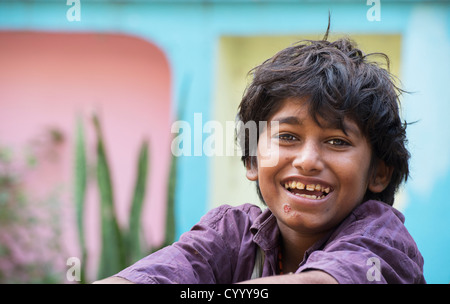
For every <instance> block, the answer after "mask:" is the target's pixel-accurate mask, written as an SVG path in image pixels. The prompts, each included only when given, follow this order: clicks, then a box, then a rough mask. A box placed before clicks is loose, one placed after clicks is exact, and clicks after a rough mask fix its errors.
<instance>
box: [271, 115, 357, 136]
mask: <svg viewBox="0 0 450 304" xmlns="http://www.w3.org/2000/svg"><path fill="white" fill-rule="evenodd" d="M272 121H277V122H278V124H280V125H281V124H289V125H299V126H301V125H302V124H303V120H301V119H299V118H298V117H296V116H287V117H281V118H279V119H278V118H276V117H275V118H274V119H272ZM343 127H344V130H342V131H344V133H347V132H348V133H352V134H353V135H355V136H357V137H360V136H362V134H361V131H360V130H359V128H358V126H357V125H356V124H355V123H351V122H348V121H347V122H346V121H344V122H343ZM325 129H339V128H338V127H333V126H328V127H325Z"/></svg>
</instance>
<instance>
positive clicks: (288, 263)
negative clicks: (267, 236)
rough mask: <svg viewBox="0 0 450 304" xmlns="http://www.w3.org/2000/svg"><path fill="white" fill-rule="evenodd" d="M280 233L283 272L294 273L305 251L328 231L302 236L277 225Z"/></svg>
mask: <svg viewBox="0 0 450 304" xmlns="http://www.w3.org/2000/svg"><path fill="white" fill-rule="evenodd" d="M279 227H280V232H281V238H280V240H281V250H282V263H283V272H284V273H285V274H286V273H290V272H294V273H295V272H296V271H297V269H298V267H299V264H300V263H301V262H302V261H303V257H304V255H305V252H306V250H308V249H309V248H310V247H311V246H313V245H314V244H315V243H316V242H318V241H319V240H320V239H322V238H323V237H324V236H325V235H326V234H328V231H325V232H322V233H318V234H302V233H298V232H296V231H293V230H291V229H289V228H287V227H283V225H279Z"/></svg>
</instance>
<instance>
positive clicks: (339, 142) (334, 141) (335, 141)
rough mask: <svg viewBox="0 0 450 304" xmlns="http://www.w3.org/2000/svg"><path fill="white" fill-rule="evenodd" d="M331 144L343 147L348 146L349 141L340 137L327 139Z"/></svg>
mask: <svg viewBox="0 0 450 304" xmlns="http://www.w3.org/2000/svg"><path fill="white" fill-rule="evenodd" d="M327 142H328V143H329V144H330V145H333V146H336V147H343V146H348V145H349V143H348V142H346V141H345V140H342V139H339V138H333V139H330V140H329V141H327Z"/></svg>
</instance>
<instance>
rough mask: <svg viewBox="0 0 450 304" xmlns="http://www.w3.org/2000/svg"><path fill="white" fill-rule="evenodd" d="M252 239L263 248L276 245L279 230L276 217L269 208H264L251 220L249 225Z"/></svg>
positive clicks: (270, 247) (267, 248)
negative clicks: (251, 222) (251, 223)
mask: <svg viewBox="0 0 450 304" xmlns="http://www.w3.org/2000/svg"><path fill="white" fill-rule="evenodd" d="M250 231H251V233H252V234H253V241H254V242H255V243H256V244H258V245H259V246H260V247H261V248H262V249H263V250H271V249H274V248H276V247H277V246H278V244H279V238H280V231H279V229H278V224H277V219H276V217H275V216H274V215H273V214H272V212H271V211H270V209H269V208H266V209H265V210H264V211H263V212H262V213H261V214H260V215H259V216H258V217H257V218H256V219H255V221H254V222H253V225H252V226H251V227H250Z"/></svg>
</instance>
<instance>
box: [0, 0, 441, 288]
mask: <svg viewBox="0 0 450 304" xmlns="http://www.w3.org/2000/svg"><path fill="white" fill-rule="evenodd" d="M365 3H366V1H329V2H327V1H320V2H318V3H314V2H312V1H308V2H307V1H287V2H283V3H281V1H261V2H256V1H228V2H226V1H165V2H160V1H144V0H142V1H129V2H125V1H123V2H118V3H117V2H112V1H88V0H81V21H80V22H68V21H67V19H66V11H67V10H68V8H69V6H67V5H65V1H3V2H0V30H2V31H11V30H17V31H49V32H98V33H124V34H128V35H133V36H138V37H141V38H143V39H146V40H148V41H151V42H153V43H155V44H156V45H158V46H159V47H160V48H161V49H162V50H163V51H164V52H165V53H166V55H167V57H168V58H169V61H170V64H171V68H172V75H174V76H173V77H174V79H173V96H174V105H176V107H174V113H175V111H176V110H175V108H178V109H179V110H180V116H179V117H178V119H181V120H185V121H188V122H189V123H191V125H193V117H194V115H193V113H196V112H197V113H199V112H200V113H202V115H203V121H204V122H206V121H208V120H211V119H213V118H212V117H211V113H212V107H213V104H212V102H211V101H212V95H213V89H214V71H215V64H216V56H217V51H218V41H219V37H220V36H222V35H237V36H243V35H270V34H273V35H287V34H302V33H305V34H310V33H318V34H320V33H323V32H324V31H325V29H326V24H327V18H328V11H329V10H331V12H332V31H333V32H334V33H349V34H351V33H380V34H385V33H386V34H387V33H397V34H398V33H399V34H401V35H402V37H403V41H402V62H401V75H400V77H401V79H402V81H403V84H404V87H405V88H406V89H407V90H410V91H414V93H413V94H410V95H406V96H405V97H404V98H403V105H404V110H405V118H406V119H408V120H410V121H412V120H417V121H418V122H417V123H416V124H414V125H411V126H410V128H409V131H408V136H409V140H410V149H411V152H412V155H413V157H412V160H411V171H412V172H411V173H412V176H411V179H410V181H409V182H408V184H407V186H406V191H405V192H406V198H407V202H406V205H405V207H404V213H405V215H406V219H407V220H406V225H407V227H408V229H409V230H410V231H411V233H412V235H413V236H414V238H415V239H416V241H417V243H418V245H419V248H420V250H421V251H422V252H423V255H424V257H425V276H426V279H427V280H428V282H431V283H449V282H450V258H449V256H450V255H449V254H448V252H449V250H450V233H449V232H450V221H449V219H450V218H449V217H450V204H448V203H447V202H446V192H445V189H446V188H448V187H449V188H450V153H449V152H450V146H449V145H450V144H449V143H450V119H448V116H449V114H450V100H449V99H450V97H449V95H448V93H447V87H448V85H449V83H450V75H449V72H448V71H449V70H450V59H449V58H450V57H449V54H450V5H449V3H448V2H446V1H425V2H423V3H422V2H421V1H401V2H396V1H387V0H385V1H381V5H382V6H381V11H380V12H381V21H379V22H376V21H374V22H369V21H368V20H367V18H366V12H367V10H368V9H369V6H367V5H366V4H365ZM0 47H6V46H3V45H1V41H0ZM68 60H70V58H68ZM208 166H209V159H208V158H207V157H205V156H195V157H194V156H192V157H181V158H180V160H179V172H178V188H177V191H176V198H177V199H176V218H177V225H178V226H177V234H178V235H180V234H181V233H182V232H184V231H186V230H188V229H189V228H190V227H191V226H192V225H193V224H195V223H196V222H197V221H198V220H199V219H200V217H201V216H202V215H203V214H204V213H205V212H206V210H207V209H208V206H209V205H208V197H209V192H208V191H209V190H208V189H209V187H208V185H209V183H210V180H209V178H210V175H209V169H208Z"/></svg>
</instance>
